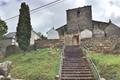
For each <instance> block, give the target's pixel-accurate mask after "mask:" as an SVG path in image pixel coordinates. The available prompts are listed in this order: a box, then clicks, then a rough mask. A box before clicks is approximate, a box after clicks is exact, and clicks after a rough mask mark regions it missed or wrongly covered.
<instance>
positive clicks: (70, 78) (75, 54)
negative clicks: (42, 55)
mask: <svg viewBox="0 0 120 80" xmlns="http://www.w3.org/2000/svg"><path fill="white" fill-rule="evenodd" d="M82 53H83V52H82V50H80V48H79V46H66V48H65V50H64V58H63V63H62V67H61V78H60V80H95V78H94V75H93V74H92V71H91V69H90V66H89V63H88V61H87V59H86V58H85V56H84V54H82Z"/></svg>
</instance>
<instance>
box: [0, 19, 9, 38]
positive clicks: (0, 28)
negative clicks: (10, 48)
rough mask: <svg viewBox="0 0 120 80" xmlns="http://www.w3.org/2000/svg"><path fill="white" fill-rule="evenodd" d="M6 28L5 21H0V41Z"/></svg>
mask: <svg viewBox="0 0 120 80" xmlns="http://www.w3.org/2000/svg"><path fill="white" fill-rule="evenodd" d="M7 30H8V27H7V24H6V22H5V21H3V20H1V19H0V39H2V38H3V35H4V34H5V33H7Z"/></svg>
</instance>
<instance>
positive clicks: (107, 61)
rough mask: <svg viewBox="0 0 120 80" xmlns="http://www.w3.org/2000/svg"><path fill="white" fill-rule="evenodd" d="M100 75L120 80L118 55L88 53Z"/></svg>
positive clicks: (112, 79)
mask: <svg viewBox="0 0 120 80" xmlns="http://www.w3.org/2000/svg"><path fill="white" fill-rule="evenodd" d="M89 56H90V57H91V58H92V60H93V61H94V63H95V64H96V66H97V68H98V70H99V72H100V74H101V76H102V77H104V78H106V79H107V80H120V55H105V54H90V55H89Z"/></svg>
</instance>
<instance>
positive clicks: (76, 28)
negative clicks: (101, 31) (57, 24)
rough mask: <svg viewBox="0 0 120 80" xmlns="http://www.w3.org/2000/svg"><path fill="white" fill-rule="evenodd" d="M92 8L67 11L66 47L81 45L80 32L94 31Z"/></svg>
mask: <svg viewBox="0 0 120 80" xmlns="http://www.w3.org/2000/svg"><path fill="white" fill-rule="evenodd" d="M91 11H92V10H91V6H84V7H79V8H75V9H69V10H67V33H66V34H65V44H66V45H80V41H81V38H80V32H81V31H83V30H85V29H88V30H92V12H91Z"/></svg>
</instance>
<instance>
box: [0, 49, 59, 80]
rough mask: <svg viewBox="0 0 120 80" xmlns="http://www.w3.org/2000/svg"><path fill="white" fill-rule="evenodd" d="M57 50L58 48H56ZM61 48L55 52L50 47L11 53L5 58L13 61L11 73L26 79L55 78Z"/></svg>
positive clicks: (47, 79) (51, 79)
mask: <svg viewBox="0 0 120 80" xmlns="http://www.w3.org/2000/svg"><path fill="white" fill-rule="evenodd" d="M54 51H56V49H55V50H54ZM59 53H60V49H59V50H58V49H57V51H56V52H54V54H52V53H51V50H50V49H49V48H46V49H40V50H37V51H32V52H26V53H25V55H24V54H22V53H19V54H14V55H11V56H9V57H7V58H5V59H4V60H0V61H6V60H10V61H12V62H13V65H12V69H11V75H12V76H13V77H14V78H19V79H25V80H54V78H55V75H56V74H57V73H58V70H59V60H60V54H59Z"/></svg>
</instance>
